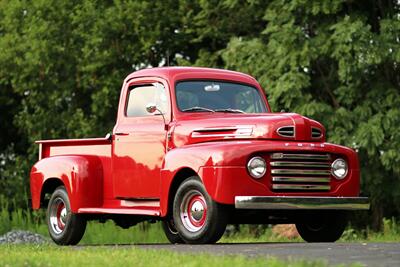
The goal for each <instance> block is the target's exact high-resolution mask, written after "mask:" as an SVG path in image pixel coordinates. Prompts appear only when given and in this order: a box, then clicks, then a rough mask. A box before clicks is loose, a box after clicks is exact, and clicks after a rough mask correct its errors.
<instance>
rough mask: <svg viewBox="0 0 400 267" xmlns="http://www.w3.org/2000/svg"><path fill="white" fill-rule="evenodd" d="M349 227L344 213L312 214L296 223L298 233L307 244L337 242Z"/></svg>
mask: <svg viewBox="0 0 400 267" xmlns="http://www.w3.org/2000/svg"><path fill="white" fill-rule="evenodd" d="M346 226H347V214H346V213H344V212H329V213H325V212H321V213H315V214H312V215H311V214H310V216H307V218H304V219H302V220H301V221H299V222H297V223H296V228H297V232H299V234H300V236H301V237H302V238H303V239H304V241H307V242H335V241H337V240H338V239H339V238H340V237H341V236H342V234H343V232H344V230H345V228H346Z"/></svg>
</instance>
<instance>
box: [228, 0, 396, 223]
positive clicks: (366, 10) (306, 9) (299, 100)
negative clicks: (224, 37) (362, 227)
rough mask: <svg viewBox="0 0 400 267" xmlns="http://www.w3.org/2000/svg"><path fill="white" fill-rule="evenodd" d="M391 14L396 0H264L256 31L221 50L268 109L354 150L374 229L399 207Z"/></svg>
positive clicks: (235, 39) (394, 58)
mask: <svg viewBox="0 0 400 267" xmlns="http://www.w3.org/2000/svg"><path fill="white" fill-rule="evenodd" d="M399 14H400V5H399V3H398V2H396V1H377V2H376V1H364V2H363V3H362V4H361V3H357V2H348V1H341V0H339V1H338V0H337V1H290V2H288V1H272V2H271V3H270V4H269V5H268V7H267V9H266V12H265V16H264V18H265V20H266V21H267V26H266V28H265V29H264V30H263V32H262V35H261V36H260V37H256V38H243V37H237V38H233V39H232V40H231V41H230V43H229V44H228V47H227V48H226V49H225V50H224V52H223V58H224V60H225V62H226V66H227V67H228V68H231V69H232V68H233V69H238V70H241V71H245V72H248V73H250V74H252V75H254V76H256V77H257V78H258V79H259V81H260V82H261V83H262V85H263V86H264V88H265V89H266V92H267V93H268V94H269V99H270V101H271V104H272V107H273V108H274V109H275V110H280V109H286V110H291V111H295V112H298V113H301V114H304V115H307V116H310V117H312V118H314V119H316V120H319V121H321V122H323V123H324V125H325V126H326V128H327V132H328V140H329V141H331V142H334V143H339V144H343V145H347V146H350V147H353V148H355V149H356V150H357V151H358V153H359V157H360V162H361V170H362V182H363V187H362V188H363V191H364V194H367V195H370V196H371V199H372V204H373V206H372V215H373V216H372V218H373V225H374V227H375V229H378V228H379V227H380V224H381V222H382V217H383V215H388V216H392V215H397V216H398V215H399V213H398V212H399V208H400V206H399V204H398V203H399V200H400V198H399V197H400V194H399V192H400V153H399V151H400V133H399V130H400V127H399V125H400V109H399V107H400V69H399V68H400V66H399V63H400V20H399ZM384 207H385V210H384V209H383V208H384Z"/></svg>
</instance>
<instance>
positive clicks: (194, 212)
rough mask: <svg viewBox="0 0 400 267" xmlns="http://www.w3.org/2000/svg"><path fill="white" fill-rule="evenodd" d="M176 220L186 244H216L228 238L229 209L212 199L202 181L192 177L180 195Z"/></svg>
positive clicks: (175, 208)
mask: <svg viewBox="0 0 400 267" xmlns="http://www.w3.org/2000/svg"><path fill="white" fill-rule="evenodd" d="M173 220H174V222H175V227H176V230H177V231H178V233H179V236H180V237H181V238H182V239H183V241H185V242H186V243H189V244H207V243H215V242H217V241H218V240H219V239H220V238H221V236H222V235H223V234H224V231H225V228H226V224H227V221H228V213H227V209H226V207H224V206H223V205H221V204H218V203H216V202H215V201H213V200H212V199H211V197H210V196H209V195H208V193H207V191H206V190H205V188H204V185H203V184H202V183H201V181H200V179H199V177H197V176H192V177H190V178H188V179H186V180H185V181H183V183H182V184H181V185H180V186H179V188H178V190H177V192H176V195H175V199H174V204H173Z"/></svg>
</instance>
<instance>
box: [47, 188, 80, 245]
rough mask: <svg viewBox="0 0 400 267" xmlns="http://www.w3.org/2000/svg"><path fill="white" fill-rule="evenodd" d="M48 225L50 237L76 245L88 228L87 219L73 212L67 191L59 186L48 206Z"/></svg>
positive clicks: (64, 243) (62, 242)
mask: <svg viewBox="0 0 400 267" xmlns="http://www.w3.org/2000/svg"><path fill="white" fill-rule="evenodd" d="M46 215H47V227H48V231H49V234H50V237H51V238H52V239H53V241H54V242H55V243H56V244H58V245H76V244H78V243H79V241H80V240H81V239H82V237H83V234H84V233H85V229H86V220H85V218H83V217H82V216H81V215H79V214H75V213H72V212H71V205H70V202H69V198H68V194H67V191H66V190H65V187H64V186H60V187H58V188H57V189H56V190H55V191H54V193H53V194H52V195H51V198H50V201H49V205H48V208H47V214H46Z"/></svg>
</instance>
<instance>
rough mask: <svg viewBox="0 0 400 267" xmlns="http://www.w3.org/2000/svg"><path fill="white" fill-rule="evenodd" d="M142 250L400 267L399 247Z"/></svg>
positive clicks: (263, 245)
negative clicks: (318, 260) (272, 257)
mask: <svg viewBox="0 0 400 267" xmlns="http://www.w3.org/2000/svg"><path fill="white" fill-rule="evenodd" d="M136 246H137V247H139V248H141V249H164V250H173V251H175V252H182V253H201V252H204V253H211V254H216V255H240V254H241V255H245V256H248V257H269V256H274V257H278V258H280V259H289V258H291V259H311V260H316V259H322V260H325V261H327V262H328V263H329V264H330V265H338V264H345V265H348V264H351V263H354V262H359V263H361V264H362V265H364V266H380V267H382V266H390V267H395V266H396V267H397V266H400V243H246V244H244V243H241V244H215V245H172V244H151V245H150V244H149V245H136Z"/></svg>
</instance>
